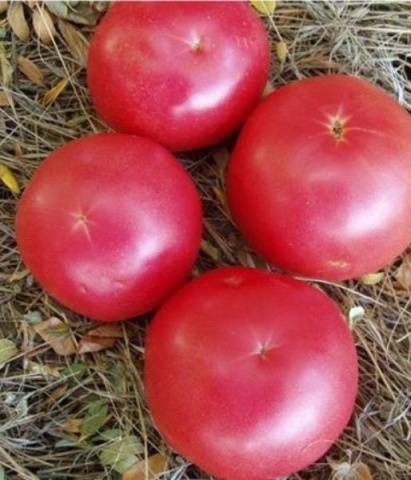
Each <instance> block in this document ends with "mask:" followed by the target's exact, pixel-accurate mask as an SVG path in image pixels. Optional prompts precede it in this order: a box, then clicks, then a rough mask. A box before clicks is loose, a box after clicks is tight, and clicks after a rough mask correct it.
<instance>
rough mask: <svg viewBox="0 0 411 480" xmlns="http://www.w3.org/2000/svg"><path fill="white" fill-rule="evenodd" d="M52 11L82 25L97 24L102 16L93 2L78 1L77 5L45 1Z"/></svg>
mask: <svg viewBox="0 0 411 480" xmlns="http://www.w3.org/2000/svg"><path fill="white" fill-rule="evenodd" d="M45 3H46V5H47V8H48V9H49V10H50V12H52V13H54V15H56V16H57V17H60V18H64V19H65V20H69V21H71V22H74V23H79V24H80V25H95V24H96V23H97V20H98V18H99V16H100V14H99V12H98V11H96V10H95V9H94V8H93V5H92V3H93V2H78V3H77V4H76V5H75V6H74V5H73V4H72V3H70V2H58V1H57V2H56V1H47V2H45Z"/></svg>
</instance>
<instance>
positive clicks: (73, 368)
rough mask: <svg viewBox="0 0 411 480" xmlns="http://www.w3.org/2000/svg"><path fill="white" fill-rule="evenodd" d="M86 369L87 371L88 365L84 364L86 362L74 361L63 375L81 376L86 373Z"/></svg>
mask: <svg viewBox="0 0 411 480" xmlns="http://www.w3.org/2000/svg"><path fill="white" fill-rule="evenodd" d="M86 371H87V367H86V366H85V365H84V363H80V362H76V363H72V364H71V365H69V366H68V367H67V368H65V369H64V370H63V371H62V372H61V375H62V376H63V377H77V378H81V377H82V376H83V375H84V374H85V373H86Z"/></svg>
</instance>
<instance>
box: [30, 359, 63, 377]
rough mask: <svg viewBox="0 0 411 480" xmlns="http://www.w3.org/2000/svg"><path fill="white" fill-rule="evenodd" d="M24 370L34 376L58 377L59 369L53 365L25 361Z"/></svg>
mask: <svg viewBox="0 0 411 480" xmlns="http://www.w3.org/2000/svg"><path fill="white" fill-rule="evenodd" d="M24 368H25V369H26V370H27V371H28V372H30V373H33V374H34V375H41V376H42V377H60V369H59V367H57V366H55V365H48V364H46V363H38V362H33V361H31V360H27V359H25V362H24Z"/></svg>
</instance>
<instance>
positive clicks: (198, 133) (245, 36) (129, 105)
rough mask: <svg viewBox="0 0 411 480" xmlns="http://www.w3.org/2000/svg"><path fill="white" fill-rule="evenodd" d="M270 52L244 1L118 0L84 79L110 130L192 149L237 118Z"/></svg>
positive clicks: (222, 133)
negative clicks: (157, 0) (123, 0)
mask: <svg viewBox="0 0 411 480" xmlns="http://www.w3.org/2000/svg"><path fill="white" fill-rule="evenodd" d="M269 56H270V49H269V43H268V36H267V33H266V31H265V29H264V25H263V23H262V22H261V20H260V19H259V17H258V15H257V14H256V13H255V12H254V11H253V10H252V8H251V7H250V6H249V5H247V4H246V3H240V4H239V3H234V4H233V3H230V2H161V3H159V2H128V3H127V2H116V3H115V4H114V5H113V6H112V7H111V8H110V10H109V11H108V13H107V14H106V16H105V17H104V19H103V20H102V22H101V23H100V25H99V27H98V28H97V31H96V34H95V36H94V37H93V40H92V42H91V46H90V51H89V59H88V84H89V87H90V92H91V96H92V99H93V102H94V105H95V107H96V109H97V112H98V113H99V115H100V116H101V117H102V118H103V119H104V120H105V121H106V122H107V123H108V124H109V125H110V126H112V127H113V128H114V129H115V130H118V131H123V132H126V133H132V134H138V135H143V136H146V137H149V138H152V139H154V140H156V141H158V142H159V143H161V144H163V145H165V146H166V147H168V148H170V149H171V150H181V151H182V150H190V149H195V148H200V147H204V146H207V145H211V144H214V143H217V142H219V141H220V140H222V139H224V138H225V137H226V136H227V135H229V134H230V133H231V132H232V131H233V130H235V129H236V128H237V127H239V126H240V124H241V123H242V121H243V120H244V119H245V118H246V117H247V115H248V114H249V112H250V111H251V109H252V108H253V107H254V106H255V104H256V103H257V101H258V99H259V96H260V94H261V92H262V90H263V88H264V85H265V83H266V81H267V76H268V69H269Z"/></svg>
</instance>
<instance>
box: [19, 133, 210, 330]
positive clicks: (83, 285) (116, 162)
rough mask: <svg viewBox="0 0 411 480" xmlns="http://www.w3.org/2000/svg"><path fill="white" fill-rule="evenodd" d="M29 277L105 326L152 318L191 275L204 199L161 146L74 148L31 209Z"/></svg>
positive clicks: (26, 226) (51, 166) (27, 219)
mask: <svg viewBox="0 0 411 480" xmlns="http://www.w3.org/2000/svg"><path fill="white" fill-rule="evenodd" d="M16 229H17V241H18V245H19V248H20V251H21V254H22V257H23V260H24V262H25V264H26V265H27V267H28V268H29V269H30V270H31V271H32V272H33V275H34V276H35V277H36V278H37V280H38V281H39V282H40V284H41V285H42V286H43V287H44V288H45V290H46V291H47V292H48V293H50V295H52V296H53V297H55V298H56V299H57V300H59V301H60V302H61V303H63V304H64V305H66V306H68V307H70V308H71V309H73V310H75V311H76V312H79V313H81V314H83V315H86V316H88V317H91V318H93V319H95V320H102V321H116V320H123V319H126V318H130V317H133V316H136V315H139V314H142V313H145V312H147V311H148V310H151V309H152V308H154V307H156V306H158V305H159V303H160V302H161V301H162V300H163V299H164V298H165V297H166V296H167V295H168V294H169V293H170V292H171V291H173V290H174V289H175V288H176V287H178V286H179V285H180V284H181V283H182V282H183V281H184V279H185V278H186V276H187V275H188V274H189V272H190V270H191V267H192V264H193V262H194V261H195V258H196V255H197V251H198V247H199V243H200V237H201V206H200V201H199V196H198V194H197V192H196V189H195V187H194V185H193V183H192V181H191V179H190V178H189V176H188V175H187V173H186V172H185V171H184V169H183V167H182V166H181V165H180V164H179V163H178V162H177V160H176V159H175V158H174V157H173V156H172V155H171V154H170V153H169V152H167V151H166V150H165V149H164V148H163V147H161V146H160V145H158V144H156V143H154V142H152V141H151V140H147V139H144V138H140V137H133V136H129V135H124V134H115V133H113V134H101V135H94V136H90V137H86V138H82V139H81V140H76V141H74V142H70V143H68V144H66V145H64V146H63V147H62V148H60V149H59V150H57V151H56V152H54V153H53V154H52V155H50V157H49V158H48V159H47V160H46V161H45V162H44V163H43V164H42V165H41V166H40V168H39V169H38V171H37V172H36V173H35V175H34V177H33V179H32V181H31V183H30V184H29V186H28V187H27V189H26V191H25V193H24V195H23V198H22V200H21V203H20V206H19V209H18V213H17V220H16Z"/></svg>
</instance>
